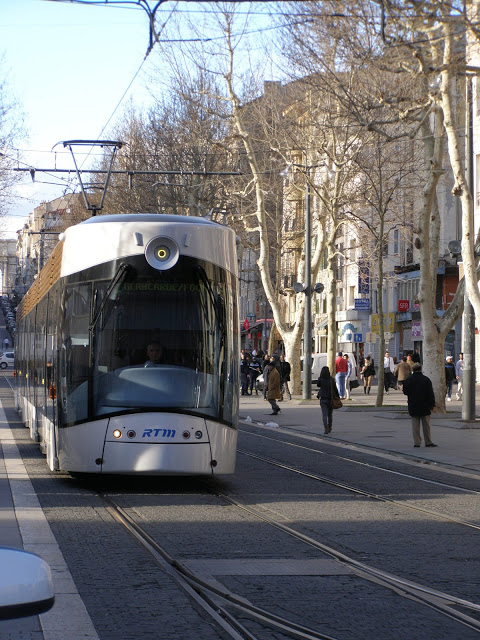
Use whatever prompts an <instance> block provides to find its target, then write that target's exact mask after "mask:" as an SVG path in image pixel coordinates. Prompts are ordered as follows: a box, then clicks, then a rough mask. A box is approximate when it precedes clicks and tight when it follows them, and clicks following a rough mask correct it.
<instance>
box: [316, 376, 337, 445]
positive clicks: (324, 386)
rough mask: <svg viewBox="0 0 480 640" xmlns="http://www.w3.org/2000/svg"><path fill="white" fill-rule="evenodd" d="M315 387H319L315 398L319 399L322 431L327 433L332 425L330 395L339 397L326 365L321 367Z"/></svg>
mask: <svg viewBox="0 0 480 640" xmlns="http://www.w3.org/2000/svg"><path fill="white" fill-rule="evenodd" d="M317 387H319V390H318V393H317V398H318V399H319V400H320V409H321V410H322V419H323V428H324V433H325V434H328V433H331V431H332V426H333V407H332V397H334V396H336V397H337V398H338V397H340V394H339V391H338V389H337V384H336V382H335V380H334V379H333V378H332V376H331V375H330V369H329V368H328V367H322V370H321V371H320V377H319V378H318V381H317Z"/></svg>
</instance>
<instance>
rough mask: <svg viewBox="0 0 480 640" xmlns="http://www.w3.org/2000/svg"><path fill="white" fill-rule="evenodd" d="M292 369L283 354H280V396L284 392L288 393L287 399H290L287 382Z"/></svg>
mask: <svg viewBox="0 0 480 640" xmlns="http://www.w3.org/2000/svg"><path fill="white" fill-rule="evenodd" d="M291 371H292V367H291V366H290V363H289V362H287V360H286V358H285V355H283V354H282V355H281V356H280V382H281V385H282V397H283V395H284V394H285V393H287V394H288V399H289V400H291V399H292V394H291V393H290V388H289V386H288V383H289V382H290V373H291Z"/></svg>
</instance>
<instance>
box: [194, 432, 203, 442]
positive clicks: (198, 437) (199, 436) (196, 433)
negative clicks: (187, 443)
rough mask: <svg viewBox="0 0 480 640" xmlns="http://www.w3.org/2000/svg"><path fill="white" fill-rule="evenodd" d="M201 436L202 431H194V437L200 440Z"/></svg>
mask: <svg viewBox="0 0 480 640" xmlns="http://www.w3.org/2000/svg"><path fill="white" fill-rule="evenodd" d="M202 436H203V433H202V432H201V431H195V438H196V439H197V440H201V439H202Z"/></svg>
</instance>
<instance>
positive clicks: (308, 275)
mask: <svg viewBox="0 0 480 640" xmlns="http://www.w3.org/2000/svg"><path fill="white" fill-rule="evenodd" d="M309 170H310V167H307V189H306V192H305V319H304V325H305V326H304V328H303V391H302V399H303V400H310V399H311V397H312V367H311V365H310V356H311V352H312V212H311V207H310V199H311V198H310V195H311V194H310V176H309Z"/></svg>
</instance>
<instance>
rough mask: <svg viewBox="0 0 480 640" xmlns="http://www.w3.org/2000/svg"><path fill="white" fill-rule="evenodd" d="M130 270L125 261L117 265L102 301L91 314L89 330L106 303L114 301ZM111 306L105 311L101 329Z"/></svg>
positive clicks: (93, 326)
mask: <svg viewBox="0 0 480 640" xmlns="http://www.w3.org/2000/svg"><path fill="white" fill-rule="evenodd" d="M132 272H133V267H132V266H131V265H129V264H126V263H125V262H122V264H121V265H120V266H119V267H118V269H117V271H116V273H115V275H114V276H113V278H112V281H111V282H110V284H109V285H108V289H107V290H106V291H105V294H104V296H103V298H102V301H101V302H100V305H99V307H98V309H97V312H96V313H95V315H94V316H93V320H92V322H91V324H90V327H89V329H90V331H93V329H94V328H95V327H96V325H97V323H98V320H99V319H100V316H101V315H102V313H103V311H104V309H105V307H106V305H107V303H108V302H110V303H113V302H115V300H116V298H117V295H118V292H119V290H120V287H121V286H122V284H123V283H124V281H125V279H126V277H127V275H128V274H129V273H132ZM112 308H113V304H112V305H111V306H110V309H109V311H108V313H106V314H105V316H104V318H103V322H102V327H101V328H102V329H103V328H104V327H105V324H106V322H107V320H108V317H109V316H110V313H111V310H112Z"/></svg>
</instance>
